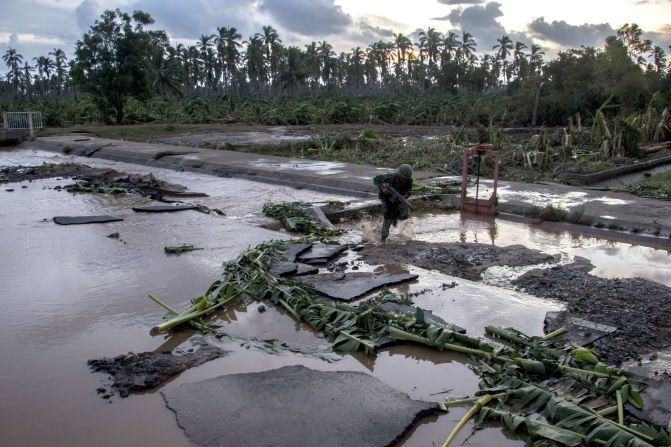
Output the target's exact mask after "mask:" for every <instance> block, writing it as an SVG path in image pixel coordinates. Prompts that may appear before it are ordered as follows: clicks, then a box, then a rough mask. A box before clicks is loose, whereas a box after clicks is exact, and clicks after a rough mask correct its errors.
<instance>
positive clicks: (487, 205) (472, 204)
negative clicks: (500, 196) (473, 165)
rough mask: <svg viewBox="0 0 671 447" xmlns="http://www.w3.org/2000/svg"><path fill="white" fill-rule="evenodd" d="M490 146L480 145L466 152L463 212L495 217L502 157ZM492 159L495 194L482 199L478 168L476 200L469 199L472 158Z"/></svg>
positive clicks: (462, 182) (463, 175)
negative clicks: (470, 163)
mask: <svg viewBox="0 0 671 447" xmlns="http://www.w3.org/2000/svg"><path fill="white" fill-rule="evenodd" d="M491 147H492V146H491V145H490V144H478V145H477V146H474V147H472V148H470V149H466V150H465V151H464V166H463V174H462V179H461V210H462V211H467V212H470V213H475V214H487V215H490V216H493V215H494V213H495V212H496V204H497V198H496V197H497V196H496V189H497V184H498V180H499V164H500V163H501V156H500V154H499V151H495V150H492V149H491ZM474 156H476V157H492V158H494V192H493V193H492V195H491V196H490V197H489V198H488V199H481V198H480V172H479V166H478V172H477V173H476V175H477V176H478V181H477V186H476V189H475V198H473V197H468V166H469V160H470V158H471V157H474Z"/></svg>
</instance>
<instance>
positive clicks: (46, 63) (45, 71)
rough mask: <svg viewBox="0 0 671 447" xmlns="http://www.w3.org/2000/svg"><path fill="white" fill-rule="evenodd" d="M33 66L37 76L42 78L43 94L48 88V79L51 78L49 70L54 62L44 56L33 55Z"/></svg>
mask: <svg viewBox="0 0 671 447" xmlns="http://www.w3.org/2000/svg"><path fill="white" fill-rule="evenodd" d="M33 60H34V61H35V67H36V68H37V73H38V76H39V78H40V79H41V80H42V82H41V84H42V94H43V95H44V94H45V93H47V91H48V90H49V81H50V79H51V70H53V68H54V67H55V65H54V62H53V61H52V60H51V59H50V58H48V57H44V56H39V57H34V58H33Z"/></svg>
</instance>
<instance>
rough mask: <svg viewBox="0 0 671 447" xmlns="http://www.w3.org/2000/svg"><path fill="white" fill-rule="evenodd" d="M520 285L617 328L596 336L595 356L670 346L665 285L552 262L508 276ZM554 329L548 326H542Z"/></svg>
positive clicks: (630, 355)
mask: <svg viewBox="0 0 671 447" xmlns="http://www.w3.org/2000/svg"><path fill="white" fill-rule="evenodd" d="M513 284H514V285H515V286H516V287H517V288H518V289H520V290H522V291H524V292H526V293H529V294H532V295H536V296H540V297H546V298H552V299H556V300H559V301H563V302H566V303H568V307H567V309H566V311H565V312H566V313H568V314H570V315H571V316H574V317H579V318H584V319H586V320H589V321H593V322H595V323H600V324H606V325H609V326H615V327H617V328H618V330H617V331H616V332H614V333H613V334H610V335H607V336H604V337H603V338H601V339H599V340H596V341H595V342H594V344H593V346H594V348H596V350H597V351H598V352H599V354H600V355H601V358H602V359H603V360H604V361H606V362H608V363H614V364H617V365H619V364H621V363H622V362H624V361H626V360H628V359H632V360H635V361H640V360H641V355H643V354H644V353H646V352H649V351H651V350H653V349H654V350H659V349H664V348H667V347H669V346H671V288H669V287H667V286H664V285H662V284H658V283H656V282H653V281H649V280H647V279H642V278H628V279H608V278H599V277H597V276H594V275H591V274H589V273H586V272H584V271H582V270H581V269H579V268H578V269H575V268H572V266H561V267H559V266H557V267H553V268H550V269H547V270H538V269H536V270H532V271H530V272H527V273H525V274H524V275H522V276H521V277H520V278H518V279H516V280H514V281H513ZM553 329H556V328H555V327H548V330H553Z"/></svg>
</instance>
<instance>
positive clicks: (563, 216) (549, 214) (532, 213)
mask: <svg viewBox="0 0 671 447" xmlns="http://www.w3.org/2000/svg"><path fill="white" fill-rule="evenodd" d="M525 214H526V216H528V217H535V218H538V219H541V220H549V221H552V222H565V221H567V220H568V218H569V213H568V212H567V211H566V210H565V209H564V208H562V207H555V206H553V205H546V206H545V207H540V206H538V205H533V206H532V207H531V208H529V209H527V210H526V212H525Z"/></svg>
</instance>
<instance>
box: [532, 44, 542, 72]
mask: <svg viewBox="0 0 671 447" xmlns="http://www.w3.org/2000/svg"><path fill="white" fill-rule="evenodd" d="M544 55H545V52H544V51H541V47H540V45H537V44H533V45H531V53H529V65H530V67H531V71H532V72H533V73H535V72H536V71H538V70H540V68H541V65H543V56H544Z"/></svg>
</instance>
